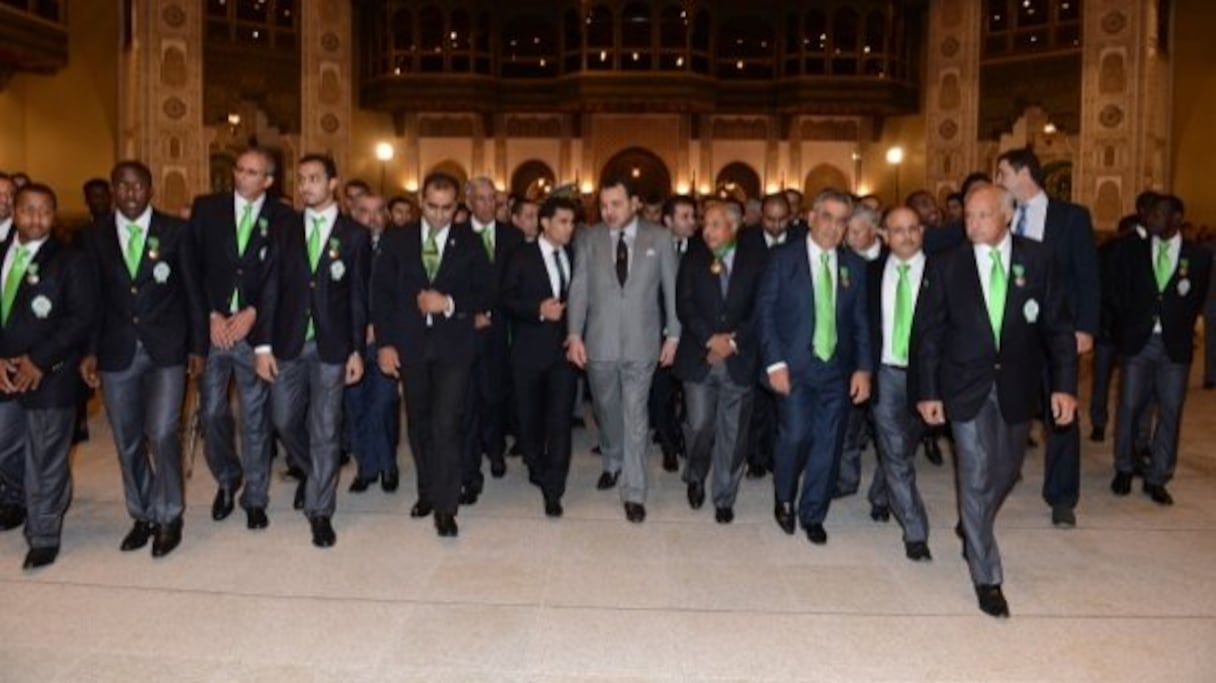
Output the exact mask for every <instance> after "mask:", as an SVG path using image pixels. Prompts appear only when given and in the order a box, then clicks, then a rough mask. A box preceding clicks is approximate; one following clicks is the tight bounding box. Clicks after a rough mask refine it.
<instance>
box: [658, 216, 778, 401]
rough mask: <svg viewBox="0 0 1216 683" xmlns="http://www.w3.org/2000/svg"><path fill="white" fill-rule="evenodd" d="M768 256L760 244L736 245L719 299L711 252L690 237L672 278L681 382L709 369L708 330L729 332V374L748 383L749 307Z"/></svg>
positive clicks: (752, 342) (752, 363) (755, 356)
mask: <svg viewBox="0 0 1216 683" xmlns="http://www.w3.org/2000/svg"><path fill="white" fill-rule="evenodd" d="M767 257H768V253H767V250H766V249H763V248H762V247H761V248H757V247H755V246H754V245H753V246H751V247H744V246H741V245H739V246H736V247H735V256H734V263H733V264H732V267H731V271H730V283H729V288H728V289H727V292H726V297H725V299H724V298H723V297H722V288H721V285H720V283H719V279H718V277H719V276H718V275H716V274H714V273H713V272H712V271H711V270H710V267H711V265H712V263H713V261H714V255H713V252H711V251H710V250H709V247H708V246H706V244H705V242H704V241H703V240H701V239H700V238H697V239H693V240H691V241H689V244H688V253H686V254H685V255H684V260H683V261H682V262H681V263H680V272H679V275H678V277H677V279H676V314H677V315H679V316H680V344H679V346H678V347H677V348H676V358H675V366H674V371H675V375H676V377H678V378H680V379H681V380H683V381H685V382H700V381H703V380H704V379H705V377H706V376H707V375H708V374H709V370H710V366H709V362H708V361H707V360H706V353H707V350H706V347H705V344H706V343H707V342H708V341H709V338H710V337H711V336H712V335H715V334H720V333H726V334H733V335H734V339H735V347H736V353H734V354H733V355H731V356H730V358H728V359H727V361H726V369H727V372H728V373H729V374H730V378H731V379H732V380H733V381H734V382H735V383H736V384H742V385H747V386H750V385H751V384H752V382H753V380H754V379H755V376H756V367H757V364H758V362H759V357H760V350H759V341H758V338H757V335H756V325H755V319H754V316H753V312H754V310H755V299H756V289H757V288H758V287H759V285H760V275H761V274H762V273H763V272H764V263H765V261H766V259H767Z"/></svg>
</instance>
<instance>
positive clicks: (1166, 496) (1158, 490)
mask: <svg viewBox="0 0 1216 683" xmlns="http://www.w3.org/2000/svg"><path fill="white" fill-rule="evenodd" d="M1144 492H1145V493H1147V494H1148V497H1149V498H1151V499H1152V501H1153V502H1154V503H1156V504H1158V505H1173V504H1174V497H1173V496H1171V495H1170V492H1169V491H1166V490H1165V486H1164V485H1162V484H1149V483H1145V484H1144Z"/></svg>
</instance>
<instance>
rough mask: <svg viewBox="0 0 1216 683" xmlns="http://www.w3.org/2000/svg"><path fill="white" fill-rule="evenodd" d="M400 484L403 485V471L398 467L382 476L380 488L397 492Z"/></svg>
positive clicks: (388, 491)
mask: <svg viewBox="0 0 1216 683" xmlns="http://www.w3.org/2000/svg"><path fill="white" fill-rule="evenodd" d="M399 486H401V471H400V470H398V469H397V468H396V467H394V468H392V469H390V470H389V471H387V472H385V473H384V474H383V475H382V476H381V477H380V490H381V491H384V492H385V493H396V492H397V487H399Z"/></svg>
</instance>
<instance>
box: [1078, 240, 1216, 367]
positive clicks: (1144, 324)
mask: <svg viewBox="0 0 1216 683" xmlns="http://www.w3.org/2000/svg"><path fill="white" fill-rule="evenodd" d="M1152 243H1153V241H1152V240H1151V239H1140V238H1139V237H1138V236H1136V234H1135V233H1134V232H1133V233H1129V234H1128V236H1126V237H1121V238H1119V239H1118V241H1117V242H1115V243H1114V244H1113V245H1112V246H1111V253H1110V260H1111V263H1110V264H1109V268H1110V269H1109V271H1108V272H1110V273H1111V274H1112V275H1113V277H1110V278H1107V279H1106V281H1105V282H1104V287H1103V292H1102V294H1103V304H1104V306H1103V308H1104V310H1105V311H1106V313H1107V316H1106V317H1107V320H1108V321H1109V324H1110V330H1111V335H1112V338H1113V339H1114V342H1115V347H1116V348H1117V349H1118V351H1119V353H1120V354H1122V355H1127V356H1131V355H1135V354H1137V353H1139V352H1140V351H1141V350H1143V349H1144V346H1145V344H1147V343H1148V341H1149V339H1150V338H1151V337H1152V335H1153V327H1154V325H1155V324H1156V321H1157V320H1158V319H1160V320H1161V338H1162V341H1163V342H1164V343H1165V350H1166V353H1167V354H1169V357H1170V360H1172V361H1174V362H1175V363H1190V362H1191V358H1192V356H1193V349H1194V330H1195V320H1196V319H1197V318H1198V317H1199V314H1200V313H1202V312H1203V306H1204V303H1205V302H1206V300H1207V294H1208V282H1209V280H1210V279H1211V277H1212V252H1210V251H1209V250H1207V249H1204V248H1203V247H1200V246H1199V245H1197V244H1195V243H1193V242H1191V241H1189V240H1183V242H1182V247H1181V249H1180V251H1179V253H1178V267H1177V268H1175V269H1174V274H1173V276H1171V277H1170V280H1169V282H1168V283H1166V285H1165V290H1164V291H1162V292H1158V291H1157V277H1156V275H1155V273H1154V271H1153V256H1154V254H1153V244H1152ZM1183 283H1185V284H1183Z"/></svg>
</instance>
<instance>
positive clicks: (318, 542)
mask: <svg viewBox="0 0 1216 683" xmlns="http://www.w3.org/2000/svg"><path fill="white" fill-rule="evenodd" d="M308 525H309V526H310V527H312V544H313V545H315V546H317V547H318V548H329V547H332V546H333V544H334V543H337V542H338V535H337V534H335V533H334V527H333V525H332V524H330V523H329V518H328V517H326V516H324V515H320V516H317V517H309V518H308Z"/></svg>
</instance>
